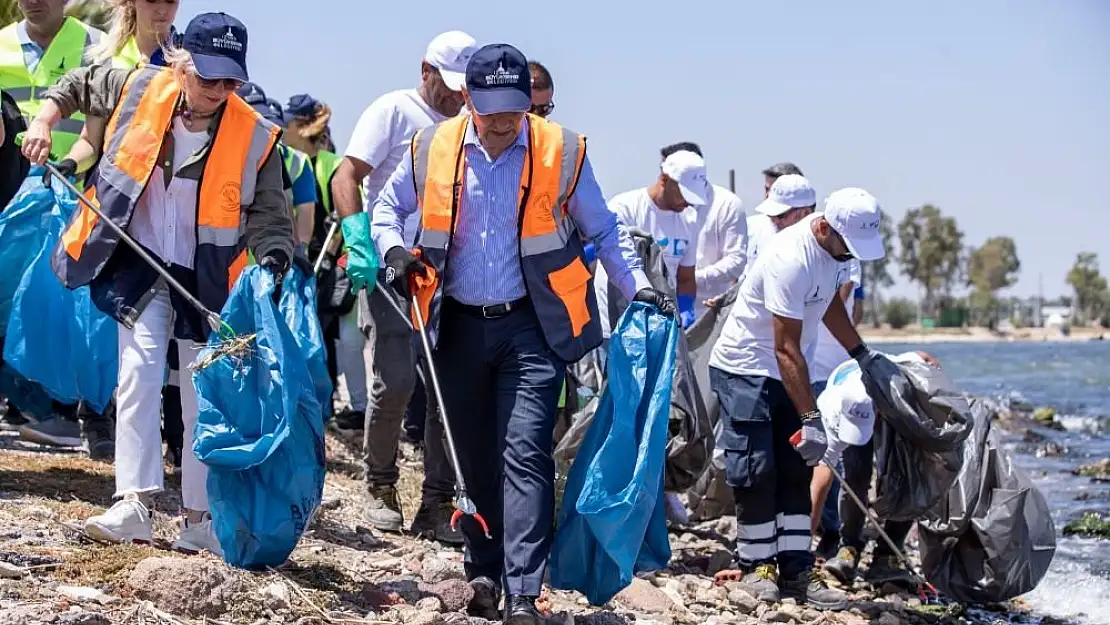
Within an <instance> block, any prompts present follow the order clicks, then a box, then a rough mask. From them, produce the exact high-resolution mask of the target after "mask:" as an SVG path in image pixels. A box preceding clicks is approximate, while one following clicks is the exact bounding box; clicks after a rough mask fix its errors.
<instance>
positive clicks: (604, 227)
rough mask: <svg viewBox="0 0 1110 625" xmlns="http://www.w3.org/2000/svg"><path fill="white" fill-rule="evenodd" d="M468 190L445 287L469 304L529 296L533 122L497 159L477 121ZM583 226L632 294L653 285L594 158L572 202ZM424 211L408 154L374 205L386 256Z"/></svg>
mask: <svg viewBox="0 0 1110 625" xmlns="http://www.w3.org/2000/svg"><path fill="white" fill-rule="evenodd" d="M463 149H464V150H465V151H466V191H465V192H464V193H463V194H462V199H461V203H462V206H461V207H460V209H459V211H458V216H457V217H456V219H457V223H456V225H455V233H454V236H453V238H452V241H451V248H450V249H449V250H448V257H447V258H448V265H447V275H446V276H444V293H445V294H446V295H448V296H449V297H452V298H454V299H456V300H458V301H460V302H462V303H463V304H469V305H472V306H489V305H492V304H501V303H504V302H509V301H512V300H515V299H519V298H521V297H524V296H525V295H527V291H526V290H525V288H524V276H523V274H522V273H521V268H520V230H519V220H518V217H519V215H518V212H517V211H518V208H519V199H520V198H519V192H520V178H521V175H522V173H523V172H524V159H525V157H526V155H527V153H528V122H527V120H526V121H525V123H524V124H523V126H522V128H521V132H520V134H519V135H518V136H517V138H516V141H515V142H514V143H513V145H511V146H510V147H509V148H508V149H507V150H505V151H504V152H503V153H502V154H501V156H499V157H498V158H497V159H496V160H493V159H491V158H490V157H489V154H488V153H487V152H486V150H485V148H483V147H482V145H481V143H480V142H479V141H478V136H477V134H476V133H475V131H474V125H473V123H471V124H469V125H468V126H467V131H466V137H465V139H464V141H463ZM567 209H568V211H569V213H570V216H571V217H572V218H573V219H574V223H575V224H577V226H578V230H579V232H581V234H582V235H583V236H584V237H586V238H587V239H590V240H592V241H593V242H594V245H595V247H596V249H597V257H598V259H599V260H600V261H601V263H602V265H603V266H604V267H605V271H606V273H607V274H608V275H609V277H610V280H612V281H613V283H614V284H616V285H617V287H618V288H620V290H621V292H622V293H623V294H624V295H625V297H627V298H628V299H629V300H631V299H632V298H633V297H634V296H635V294H636V292H637V291H639V290H640V289H642V288H647V287H650V286H651V283H650V282H649V281H648V279H647V276H646V275H645V274H644V272H643V269H642V265H641V263H640V258H639V256H637V255H636V250H635V248H634V247H633V246H632V241H631V239H630V238H629V237H628V233H627V232H626V231H625V230H624V227H623V226H621V225H620V224H619V223H618V222H617V217H616V215H614V214H613V213H612V212H611V211H610V210H609V208H608V206H607V205H606V203H605V197H604V196H603V195H602V193H601V187H599V186H598V184H597V180H596V179H595V178H594V172H593V168H592V167H591V166H590V159H589V157H588V156H587V157H586V158H585V159H584V160H583V163H582V172H581V174H580V176H579V179H578V186H577V187H576V188H575V191H574V195H572V196H571V199H570V202H569V203H568V205H567ZM416 210H417V206H416V190H415V188H414V185H413V178H412V153H411V152H406V154H405V158H403V159H402V160H401V162H400V164H399V165H398V166H397V169H396V170H394V171H393V173H392V174H391V175H390V177H389V180H388V181H386V183H385V186H384V187H383V188H382V190H381V193H379V194H378V197H377V199H375V200H374V203H373V218H372V221H371V233H372V234H373V237H374V243H375V244H376V245H377V247H378V250H380V251H381V254H382V256H383V257H384V256H385V253H386V252H387V251H389V250H390V249H392V248H394V247H398V246H404V244H405V243H404V238H403V232H404V223H405V218H406V217H408V216H409V215H411V214H412V213H413V212H415V211H416Z"/></svg>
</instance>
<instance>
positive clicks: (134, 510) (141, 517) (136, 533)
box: [85, 499, 154, 543]
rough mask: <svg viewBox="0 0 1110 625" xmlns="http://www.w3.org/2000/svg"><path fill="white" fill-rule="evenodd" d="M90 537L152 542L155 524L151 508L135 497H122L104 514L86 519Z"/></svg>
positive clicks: (126, 541)
mask: <svg viewBox="0 0 1110 625" xmlns="http://www.w3.org/2000/svg"><path fill="white" fill-rule="evenodd" d="M85 533H86V534H88V535H89V537H91V538H93V539H95V540H100V541H104V542H112V543H129V542H135V543H150V542H152V541H153V536H154V524H153V523H152V522H151V520H150V510H148V509H147V507H146V506H144V505H143V504H142V502H140V501H138V500H135V499H121V500H120V501H117V502H116V503H115V505H113V506H112V507H111V508H108V510H107V511H106V512H105V513H104V514H100V515H97V516H94V517H92V518H90V519H89V520H87V521H85Z"/></svg>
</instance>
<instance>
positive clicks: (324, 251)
mask: <svg viewBox="0 0 1110 625" xmlns="http://www.w3.org/2000/svg"><path fill="white" fill-rule="evenodd" d="M336 230H339V220H338V219H335V220H332V222H331V227H330V228H328V236H327V237H325V238H324V245H323V246H322V247H321V248H320V255H319V256H317V257H316V263H315V264H314V265H313V266H312V275H316V274H318V273H320V267H323V266H324V257H325V256H327V255H328V246H329V245H331V240H332V238H333V237H335V231H336Z"/></svg>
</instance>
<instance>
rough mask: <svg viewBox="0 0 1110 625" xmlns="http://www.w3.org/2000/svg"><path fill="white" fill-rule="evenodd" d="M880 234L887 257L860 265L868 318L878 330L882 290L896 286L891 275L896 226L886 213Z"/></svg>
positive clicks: (882, 215)
mask: <svg viewBox="0 0 1110 625" xmlns="http://www.w3.org/2000/svg"><path fill="white" fill-rule="evenodd" d="M879 234H881V235H882V237H883V249H884V250H885V251H886V255H885V256H883V257H882V258H880V259H879V260H872V261H868V262H865V263H860V268H861V269H862V270H863V285H864V292H865V293H866V294H867V300H866V306H867V309H868V311H869V313H868V316H869V317H870V318H871V321H872V323H873V324H874V326H875V327H876V328H877V327H879V323H880V315H879V311H880V310H882V308H881V304H882V290H883V289H886V288H890V287H891V286H894V277H893V276H891V275H890V263H891V261H892V260H895V258H894V225H893V222H892V221H891V219H890V215H889V214H887V212H886V211H883V212H882V213H880V216H879Z"/></svg>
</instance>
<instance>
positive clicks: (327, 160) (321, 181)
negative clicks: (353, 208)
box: [313, 151, 343, 213]
mask: <svg viewBox="0 0 1110 625" xmlns="http://www.w3.org/2000/svg"><path fill="white" fill-rule="evenodd" d="M342 162H343V159H342V158H340V157H339V155H338V154H335V153H334V152H325V151H320V152H318V153H317V154H316V164H315V166H314V167H313V173H315V174H316V190H317V196H318V197H319V198H320V204H321V205H322V206H323V207H324V210H325V211H327V212H328V213H331V211H332V205H331V179H332V178H333V177H334V176H335V172H336V171H337V170H338V169H339V164H340V163H342Z"/></svg>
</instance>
